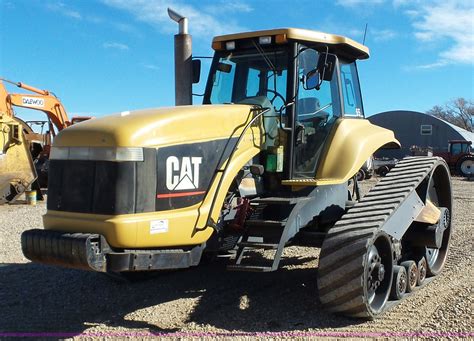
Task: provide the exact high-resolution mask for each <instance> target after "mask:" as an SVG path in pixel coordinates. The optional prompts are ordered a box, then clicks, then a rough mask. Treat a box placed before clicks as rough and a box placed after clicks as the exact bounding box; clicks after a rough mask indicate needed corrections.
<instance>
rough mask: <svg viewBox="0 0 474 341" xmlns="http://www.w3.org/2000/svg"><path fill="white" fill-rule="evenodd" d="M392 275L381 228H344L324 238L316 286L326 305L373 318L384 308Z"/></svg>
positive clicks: (389, 248) (389, 249) (387, 240)
mask: <svg viewBox="0 0 474 341" xmlns="http://www.w3.org/2000/svg"><path fill="white" fill-rule="evenodd" d="M392 276H393V263H392V244H391V241H390V238H389V237H388V235H387V234H386V233H385V232H383V231H377V230H376V229H370V230H368V231H367V230H364V231H348V232H346V233H336V234H335V235H334V236H331V235H329V236H328V237H327V238H326V239H325V240H324V242H323V245H322V248H321V254H320V262H319V269H318V290H319V298H320V301H321V303H322V304H323V305H324V306H325V308H326V309H328V310H330V311H332V312H335V313H340V314H343V315H348V316H352V317H364V318H369V319H373V318H375V317H376V316H377V315H379V314H380V313H382V312H383V311H384V308H385V305H386V303H387V300H388V296H389V294H390V287H391V285H392Z"/></svg>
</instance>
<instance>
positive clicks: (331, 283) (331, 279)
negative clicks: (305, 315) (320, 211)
mask: <svg viewBox="0 0 474 341" xmlns="http://www.w3.org/2000/svg"><path fill="white" fill-rule="evenodd" d="M439 162H442V159H440V158H438V157H407V158H404V159H403V160H401V161H400V162H399V163H398V164H397V165H396V166H395V167H394V168H392V170H390V172H389V173H387V176H386V177H384V178H383V179H382V180H380V181H379V182H378V183H377V185H376V186H375V187H373V188H372V189H371V190H370V191H369V193H368V194H367V195H366V196H364V197H363V198H362V199H361V200H360V201H359V202H358V203H357V204H356V205H354V206H353V207H352V208H351V209H350V210H349V211H348V212H347V213H346V214H345V215H344V216H343V217H342V218H341V219H340V220H339V221H338V222H337V223H336V224H335V225H334V227H333V228H331V229H330V230H329V232H328V234H327V235H326V238H325V239H324V242H323V245H322V247H321V253H320V256H319V268H318V291H319V299H320V301H321V303H322V304H323V305H324V306H325V308H326V309H327V310H329V311H332V312H335V313H340V314H343V315H347V316H352V317H363V318H373V317H374V314H373V313H372V311H371V310H370V308H369V306H368V304H367V300H366V297H365V294H364V267H365V263H366V260H365V258H366V255H367V251H368V248H369V245H371V244H372V241H373V240H374V239H375V238H376V237H377V236H378V234H379V233H380V231H381V230H382V228H383V226H384V224H385V222H386V221H387V219H388V218H389V217H390V216H391V215H392V214H393V213H394V212H395V211H396V209H397V208H398V207H399V206H400V205H401V204H402V202H403V201H404V200H406V198H407V197H408V195H409V194H410V193H411V192H412V191H414V190H415V189H416V188H417V186H419V184H420V183H421V182H422V181H423V179H425V178H426V177H427V176H428V174H430V172H431V171H432V170H433V169H434V167H435V166H436V165H437V164H438V163H439Z"/></svg>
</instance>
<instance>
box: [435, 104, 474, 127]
mask: <svg viewBox="0 0 474 341" xmlns="http://www.w3.org/2000/svg"><path fill="white" fill-rule="evenodd" d="M426 113H427V114H428V115H432V116H435V117H438V118H441V119H442V120H445V121H448V122H449V123H452V124H455V125H457V126H458V127H461V128H463V129H466V130H468V131H473V116H474V103H473V102H472V101H470V100H466V99H464V98H457V99H454V100H452V101H449V102H448V103H446V104H445V105H444V106H440V105H435V106H434V107H433V108H431V109H430V110H428V111H427V112H426Z"/></svg>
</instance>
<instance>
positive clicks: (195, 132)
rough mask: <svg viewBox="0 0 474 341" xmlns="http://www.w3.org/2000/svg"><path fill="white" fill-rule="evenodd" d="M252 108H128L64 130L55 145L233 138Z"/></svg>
mask: <svg viewBox="0 0 474 341" xmlns="http://www.w3.org/2000/svg"><path fill="white" fill-rule="evenodd" d="M250 108H251V106H250V105H240V104H224V105H201V106H180V107H165V108H156V109H144V110H137V111H126V112H121V113H118V114H113V115H109V116H104V117H99V118H94V119H91V120H88V121H84V122H81V123H78V124H76V125H73V126H71V127H69V128H67V129H64V130H62V131H61V132H60V133H59V134H58V136H57V137H56V138H55V139H54V146H55V147H86V146H87V147H157V146H167V145H174V144H181V143H190V142H195V141H208V140H214V139H220V138H229V137H231V136H238V134H239V133H240V132H241V131H242V129H243V126H244V125H245V124H244V123H245V122H247V121H248V117H249V112H250ZM237 127H238V129H236V128H237Z"/></svg>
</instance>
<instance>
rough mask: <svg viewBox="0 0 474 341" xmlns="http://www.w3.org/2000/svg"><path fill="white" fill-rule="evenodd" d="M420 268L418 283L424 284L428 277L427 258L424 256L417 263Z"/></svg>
mask: <svg viewBox="0 0 474 341" xmlns="http://www.w3.org/2000/svg"><path fill="white" fill-rule="evenodd" d="M417 268H418V280H417V281H416V285H422V284H423V282H424V281H425V278H426V258H425V257H422V258H421V259H420V260H419V261H418V264H417Z"/></svg>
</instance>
